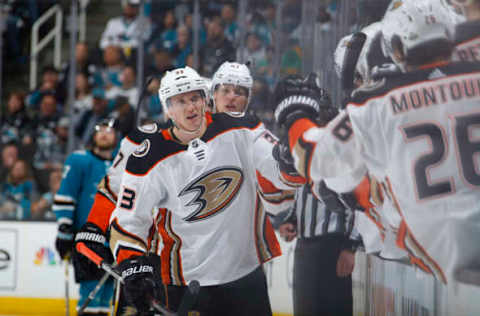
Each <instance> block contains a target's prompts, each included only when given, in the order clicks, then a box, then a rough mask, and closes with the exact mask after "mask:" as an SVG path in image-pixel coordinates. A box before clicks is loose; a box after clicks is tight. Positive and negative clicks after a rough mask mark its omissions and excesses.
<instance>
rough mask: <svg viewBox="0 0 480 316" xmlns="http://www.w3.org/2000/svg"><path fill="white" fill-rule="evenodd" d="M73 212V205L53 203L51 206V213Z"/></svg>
mask: <svg viewBox="0 0 480 316" xmlns="http://www.w3.org/2000/svg"><path fill="white" fill-rule="evenodd" d="M74 210H75V206H74V205H58V204H57V203H54V204H53V205H52V211H54V212H58V211H69V212H73V211H74Z"/></svg>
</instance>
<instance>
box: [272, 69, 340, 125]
mask: <svg viewBox="0 0 480 316" xmlns="http://www.w3.org/2000/svg"><path fill="white" fill-rule="evenodd" d="M274 104H275V105H276V109H275V121H276V122H277V124H278V125H279V126H280V127H282V128H283V127H286V128H287V130H288V129H289V127H290V126H291V125H292V124H293V123H294V122H295V121H296V120H298V119H300V118H309V119H310V120H312V121H314V122H317V123H318V124H319V125H325V124H327V123H328V122H329V121H330V120H331V119H333V118H334V117H335V116H336V115H337V114H338V110H337V109H336V108H334V107H332V106H331V102H330V98H329V96H328V94H327V93H326V92H325V90H324V89H322V88H320V85H319V79H318V76H317V75H316V74H314V73H311V74H309V75H308V76H306V77H305V78H302V77H300V76H298V75H292V76H288V77H286V78H285V79H283V80H282V81H280V82H279V83H278V84H277V86H276V87H275V91H274Z"/></svg>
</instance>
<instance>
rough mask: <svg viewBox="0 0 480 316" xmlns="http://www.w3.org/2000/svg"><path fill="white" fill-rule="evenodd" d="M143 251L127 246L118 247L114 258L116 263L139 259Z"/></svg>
mask: <svg viewBox="0 0 480 316" xmlns="http://www.w3.org/2000/svg"><path fill="white" fill-rule="evenodd" d="M144 254H145V253H144V252H143V251H140V250H138V249H136V248H130V247H128V246H123V245H119V246H118V248H117V251H116V253H115V257H116V258H117V262H118V263H119V262H122V261H123V260H127V259H130V258H134V257H139V256H142V255H144Z"/></svg>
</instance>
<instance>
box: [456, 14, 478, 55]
mask: <svg viewBox="0 0 480 316" xmlns="http://www.w3.org/2000/svg"><path fill="white" fill-rule="evenodd" d="M452 60H453V61H476V62H480V21H478V20H477V21H468V22H464V23H461V24H458V25H456V26H455V49H454V50H453V54H452Z"/></svg>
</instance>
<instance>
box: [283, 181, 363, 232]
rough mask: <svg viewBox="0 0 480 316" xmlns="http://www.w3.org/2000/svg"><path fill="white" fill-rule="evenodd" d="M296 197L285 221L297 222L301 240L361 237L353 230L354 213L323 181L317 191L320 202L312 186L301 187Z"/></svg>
mask: <svg viewBox="0 0 480 316" xmlns="http://www.w3.org/2000/svg"><path fill="white" fill-rule="evenodd" d="M296 194H297V195H296V198H295V204H294V206H293V207H292V209H291V211H290V214H289V215H288V216H287V219H286V220H285V221H286V222H296V224H297V237H298V238H312V237H316V236H322V235H327V234H343V235H345V236H348V237H350V239H354V240H356V239H358V236H357V235H358V234H357V233H356V231H353V222H354V212H353V211H352V210H351V209H349V208H348V207H347V206H346V205H347V204H346V202H345V201H344V200H343V199H342V197H341V196H340V195H339V194H338V193H336V192H334V191H332V190H330V189H329V188H327V186H326V185H325V183H324V182H323V181H322V182H320V184H319V185H318V188H317V195H318V196H319V199H317V198H316V197H315V195H314V194H313V193H312V191H311V187H310V186H309V185H304V186H303V187H301V188H299V189H298V190H297V193H296Z"/></svg>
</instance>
